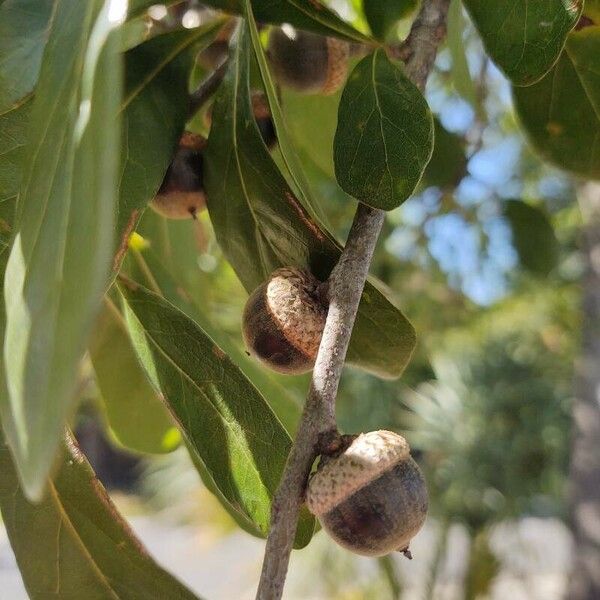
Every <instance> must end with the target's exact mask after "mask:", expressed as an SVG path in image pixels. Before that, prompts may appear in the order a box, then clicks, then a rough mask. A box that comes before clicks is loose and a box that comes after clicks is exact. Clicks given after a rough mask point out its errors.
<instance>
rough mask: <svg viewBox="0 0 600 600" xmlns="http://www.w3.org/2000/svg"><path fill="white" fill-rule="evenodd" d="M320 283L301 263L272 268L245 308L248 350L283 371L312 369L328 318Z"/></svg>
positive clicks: (289, 372) (293, 372) (243, 328)
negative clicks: (301, 266) (296, 265)
mask: <svg viewBox="0 0 600 600" xmlns="http://www.w3.org/2000/svg"><path fill="white" fill-rule="evenodd" d="M320 285H321V282H320V281H319V280H318V279H317V278H316V277H315V276H314V275H312V274H311V273H309V272H308V271H306V270H303V269H297V268H294V267H284V268H281V269H277V270H276V271H273V273H271V275H270V276H269V279H268V280H267V281H265V282H264V283H263V284H262V285H260V286H259V287H258V288H256V289H255V290H254V292H252V294H251V295H250V297H249V298H248V301H247V302H246V306H245V308H244V315H243V319H242V333H243V336H244V341H245V343H246V346H247V348H248V350H249V352H250V354H251V355H253V356H256V357H257V358H258V359H259V360H260V361H261V362H263V363H264V364H265V365H267V366H268V367H270V368H271V369H273V370H274V371H277V372H279V373H284V374H288V375H297V374H300V373H306V372H307V371H310V370H311V369H312V368H313V366H314V364H315V359H316V357H317V352H318V350H319V344H320V343H321V336H322V334H323V328H324V326H325V319H326V318H327V304H326V303H325V302H324V301H323V299H322V298H321V294H320Z"/></svg>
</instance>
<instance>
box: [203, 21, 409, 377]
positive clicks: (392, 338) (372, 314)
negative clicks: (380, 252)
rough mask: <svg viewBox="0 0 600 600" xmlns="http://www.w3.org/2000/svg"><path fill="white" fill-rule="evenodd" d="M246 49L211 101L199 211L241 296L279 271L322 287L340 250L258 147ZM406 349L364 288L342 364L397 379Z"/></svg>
mask: <svg viewBox="0 0 600 600" xmlns="http://www.w3.org/2000/svg"><path fill="white" fill-rule="evenodd" d="M248 45H249V40H248V37H247V35H246V33H245V31H244V30H242V31H241V32H240V36H239V41H238V44H237V46H235V47H234V49H233V56H232V59H231V60H232V63H231V66H230V69H229V71H228V73H227V75H226V77H225V79H224V81H223V84H222V85H221V88H220V91H219V93H218V95H217V99H216V102H215V107H214V118H213V126H212V128H211V132H210V137H209V140H208V146H207V151H206V154H205V184H206V189H207V192H208V202H207V204H208V210H209V214H210V218H211V221H212V224H213V227H214V229H215V235H216V237H217V241H218V242H219V245H220V246H221V248H222V250H223V252H224V254H225V256H226V257H227V259H228V260H229V262H230V263H231V265H232V266H233V268H234V270H235V272H236V274H237V275H238V277H239V278H240V280H241V282H242V284H243V285H244V287H245V288H246V289H247V290H248V291H252V290H253V289H254V288H256V287H257V286H258V285H260V283H262V282H263V281H264V280H265V279H266V278H267V276H268V275H269V274H270V273H271V272H272V271H273V270H275V269H276V268H279V267H282V266H300V267H305V268H309V269H310V270H311V271H312V272H313V273H314V274H315V275H316V276H317V277H319V278H320V279H321V280H325V279H326V278H327V277H328V276H329V273H330V272H331V269H332V268H333V267H334V265H335V264H336V262H337V260H338V259H339V256H340V253H341V249H340V247H339V245H338V244H337V243H336V242H335V241H334V240H333V239H332V238H331V236H330V235H329V234H328V233H327V232H325V231H324V230H323V229H322V228H321V227H320V225H319V223H318V221H315V220H313V219H311V217H310V215H309V214H308V213H307V212H306V210H305V209H304V207H303V206H302V205H301V203H300V202H299V201H298V200H297V199H296V197H295V196H294V194H293V192H292V191H291V189H290V188H289V186H288V184H287V183H286V180H285V178H284V177H283V176H282V175H281V173H280V172H279V170H278V169H277V167H276V165H275V163H274V162H273V160H272V158H271V156H270V155H269V153H268V151H267V150H266V148H265V146H264V143H263V142H262V139H261V137H260V134H259V132H258V129H257V127H256V125H255V123H254V119H253V118H252V113H251V105H250V90H249V84H248V72H249V53H248ZM414 345H415V334H414V330H413V328H412V326H411V325H410V323H409V322H408V321H407V320H406V318H405V317H404V316H403V315H402V313H401V312H400V311H399V310H398V309H397V308H396V307H394V306H393V305H392V304H391V303H390V302H389V301H388V300H387V299H386V297H385V296H384V295H383V294H381V293H380V292H379V291H377V290H376V288H375V287H374V286H373V285H371V284H368V285H367V286H366V288H365V291H364V293H363V296H362V301H361V305H360V307H359V313H358V318H357V322H356V324H355V327H354V330H353V334H352V340H351V342H350V349H349V353H348V360H349V362H351V363H353V364H356V365H357V366H360V367H361V368H363V369H366V370H369V371H371V372H373V373H376V374H378V375H380V376H383V377H397V376H399V375H400V373H401V372H402V370H403V369H404V367H405V365H406V364H407V362H408V360H409V358H410V354H411V352H412V349H413V348H414Z"/></svg>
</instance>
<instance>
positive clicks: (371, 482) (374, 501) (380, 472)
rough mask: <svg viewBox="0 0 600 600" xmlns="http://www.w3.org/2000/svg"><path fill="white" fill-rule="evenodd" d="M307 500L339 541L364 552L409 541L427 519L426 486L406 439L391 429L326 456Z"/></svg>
mask: <svg viewBox="0 0 600 600" xmlns="http://www.w3.org/2000/svg"><path fill="white" fill-rule="evenodd" d="M306 503H307V505H308V509H309V510H310V511H311V512H312V513H313V514H314V515H315V516H317V517H318V518H319V521H320V522H321V525H322V526H323V529H325V530H326V531H327V533H329V535H330V536H331V537H332V538H333V539H334V540H335V541H336V542H337V543H338V544H340V545H341V546H343V547H344V548H346V549H348V550H350V551H351V552H354V553H356V554H361V555H363V556H383V555H385V554H388V553H390V552H393V551H400V552H404V554H405V555H406V556H408V557H409V558H410V557H411V556H410V552H409V549H408V547H409V544H410V541H411V540H412V538H413V537H414V536H415V535H416V534H417V533H418V531H419V530H420V529H421V527H422V526H423V523H424V522H425V517H426V515H427V505H428V500H427V487H426V485H425V480H424V478H423V475H422V473H421V470H420V469H419V466H418V465H417V463H416V462H415V461H414V460H413V459H412V457H411V456H410V448H409V446H408V443H407V441H406V440H405V439H404V438H403V437H402V436H400V435H398V434H396V433H393V432H391V431H371V432H369V433H363V434H360V435H358V436H357V437H356V438H355V439H354V440H353V441H352V443H351V444H350V445H349V446H348V447H347V448H346V449H345V450H344V451H343V452H342V453H341V454H339V455H337V456H333V457H324V458H322V459H321V463H320V464H319V467H318V469H317V471H316V472H315V473H314V475H313V476H312V478H311V479H310V481H309V484H308V489H307V494H306Z"/></svg>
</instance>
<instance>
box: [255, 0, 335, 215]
mask: <svg viewBox="0 0 600 600" xmlns="http://www.w3.org/2000/svg"><path fill="white" fill-rule="evenodd" d="M243 3H244V10H245V13H244V15H245V23H246V27H247V34H248V35H249V36H250V39H251V41H252V47H253V49H254V55H255V56H256V60H257V62H258V67H259V70H260V74H261V78H262V81H263V84H264V87H265V91H266V93H267V98H268V100H269V107H270V110H271V116H272V118H273V122H274V124H275V131H276V132H277V140H278V143H279V149H280V150H281V156H282V158H283V162H284V164H285V166H286V168H287V170H288V173H289V174H290V177H291V178H292V181H293V182H294V184H295V186H296V189H297V190H298V192H299V194H300V197H301V200H302V203H303V204H304V206H306V207H307V208H308V209H309V210H310V211H311V214H312V215H313V216H314V217H315V216H316V217H318V218H319V219H321V220H325V219H326V217H325V213H324V212H323V210H322V208H321V207H320V205H319V204H318V202H317V201H316V200H315V199H314V198H313V193H312V190H311V188H310V184H309V183H308V179H307V178H306V175H305V174H304V171H303V169H302V164H301V162H300V157H299V156H298V154H297V152H296V149H295V148H294V145H293V144H292V141H291V138H290V134H289V131H288V128H287V124H286V122H285V119H284V117H283V112H282V110H281V106H280V104H279V98H278V94H277V90H276V88H275V82H274V80H273V78H272V77H271V72H270V71H269V67H268V65H267V57H266V56H265V52H264V50H263V47H262V44H261V43H260V36H259V33H258V27H257V26H256V22H255V20H254V16H253V14H252V6H251V3H250V0H243Z"/></svg>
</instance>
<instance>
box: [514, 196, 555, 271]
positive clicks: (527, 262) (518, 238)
mask: <svg viewBox="0 0 600 600" xmlns="http://www.w3.org/2000/svg"><path fill="white" fill-rule="evenodd" d="M504 215H505V216H506V218H507V219H508V220H509V222H510V226H511V229H512V234H513V244H514V246H515V248H516V250H517V252H518V254H519V260H520V262H521V265H522V266H523V267H524V268H525V269H528V270H529V271H531V272H532V273H535V274H537V275H541V276H546V275H548V274H549V273H550V271H552V269H554V267H555V266H556V264H557V262H558V254H559V245H558V240H557V239H556V235H555V234H554V229H553V228H552V224H551V223H550V221H549V220H548V216H547V215H546V214H545V213H544V212H543V211H542V210H541V209H539V208H537V207H535V206H531V205H530V204H527V203H525V202H523V201H522V200H507V201H506V202H505V203H504Z"/></svg>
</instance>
